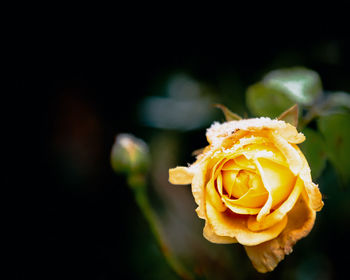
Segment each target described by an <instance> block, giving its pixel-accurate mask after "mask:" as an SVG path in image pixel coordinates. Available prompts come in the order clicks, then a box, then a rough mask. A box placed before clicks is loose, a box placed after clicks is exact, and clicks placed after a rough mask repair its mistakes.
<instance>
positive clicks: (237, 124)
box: [207, 118, 305, 144]
mask: <svg viewBox="0 0 350 280" xmlns="http://www.w3.org/2000/svg"><path fill="white" fill-rule="evenodd" d="M266 129H268V130H271V131H276V133H277V134H279V135H281V136H282V137H283V138H284V139H285V140H286V141H288V142H289V143H295V144H299V143H301V142H303V141H304V140H305V137H304V135H303V134H302V133H298V131H297V129H296V128H295V127H294V126H292V125H290V124H288V123H286V122H284V121H281V120H271V119H270V118H254V119H245V120H240V121H230V122H225V123H222V124H220V123H214V124H213V125H212V126H211V127H210V128H209V129H208V130H207V139H208V142H209V143H214V144H215V142H217V141H222V138H226V137H232V135H235V134H236V133H237V132H239V133H243V132H241V131H249V132H254V131H261V130H266Z"/></svg>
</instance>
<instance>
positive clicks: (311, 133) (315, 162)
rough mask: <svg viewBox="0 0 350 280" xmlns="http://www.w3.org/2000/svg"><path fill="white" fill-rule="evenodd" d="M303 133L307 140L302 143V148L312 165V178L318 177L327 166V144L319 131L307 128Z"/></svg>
mask: <svg viewBox="0 0 350 280" xmlns="http://www.w3.org/2000/svg"><path fill="white" fill-rule="evenodd" d="M303 133H304V135H305V137H306V140H305V141H304V142H303V143H302V144H301V145H300V148H301V150H302V151H303V153H304V155H305V157H306V159H307V161H308V163H309V165H310V168H311V175H312V178H313V179H316V178H317V177H319V176H320V175H321V173H322V171H323V169H324V168H325V166H326V159H327V154H326V151H325V144H324V141H323V138H322V135H321V134H320V133H319V132H317V131H315V130H313V129H310V128H305V129H304V130H303Z"/></svg>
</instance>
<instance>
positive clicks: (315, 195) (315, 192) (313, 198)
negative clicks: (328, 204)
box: [294, 145, 323, 211]
mask: <svg viewBox="0 0 350 280" xmlns="http://www.w3.org/2000/svg"><path fill="white" fill-rule="evenodd" d="M294 148H295V149H296V150H297V151H298V153H299V155H300V158H301V160H302V162H303V168H302V170H301V171H300V175H299V176H300V179H302V180H303V181H304V184H305V189H306V192H307V195H308V197H309V199H310V204H311V207H312V208H313V209H314V210H316V211H320V210H321V209H322V207H323V201H322V194H321V192H320V190H319V188H318V186H317V185H316V184H314V183H313V182H312V178H311V170H310V167H309V164H308V162H307V160H306V159H305V156H304V154H303V153H302V152H301V151H300V149H299V147H298V146H296V145H295V147H294Z"/></svg>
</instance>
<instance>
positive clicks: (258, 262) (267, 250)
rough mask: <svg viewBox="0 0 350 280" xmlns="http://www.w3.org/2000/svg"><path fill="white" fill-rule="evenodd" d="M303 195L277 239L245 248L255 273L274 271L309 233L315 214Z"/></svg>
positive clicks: (289, 214)
mask: <svg viewBox="0 0 350 280" xmlns="http://www.w3.org/2000/svg"><path fill="white" fill-rule="evenodd" d="M307 200H308V198H307V196H306V194H305V193H303V195H302V196H300V198H299V200H298V202H297V203H296V204H295V206H294V208H293V209H292V210H291V211H290V212H289V213H288V215H287V216H288V223H287V226H286V228H285V229H284V230H283V232H282V233H281V234H280V235H279V236H278V238H276V239H273V240H270V241H267V242H264V243H261V244H259V245H256V246H245V250H246V252H247V254H248V257H249V258H250V260H251V261H252V263H253V265H254V267H255V268H256V270H257V271H259V272H261V273H265V272H268V271H272V270H274V268H275V267H276V266H277V264H278V263H279V262H280V261H281V260H283V259H284V256H285V255H288V254H290V253H291V252H292V251H293V246H294V244H295V243H296V242H297V241H298V240H300V239H301V238H303V237H305V236H307V235H308V234H309V232H310V231H311V229H312V227H313V225H314V222H315V217H316V212H315V211H314V210H313V209H312V208H311V207H310V206H309V203H308V202H307Z"/></svg>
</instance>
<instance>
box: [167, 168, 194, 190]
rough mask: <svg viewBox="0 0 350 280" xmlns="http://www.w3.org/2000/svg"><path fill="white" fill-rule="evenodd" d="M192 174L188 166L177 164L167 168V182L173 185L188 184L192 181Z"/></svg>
mask: <svg viewBox="0 0 350 280" xmlns="http://www.w3.org/2000/svg"><path fill="white" fill-rule="evenodd" d="M192 177H193V174H192V172H190V170H189V168H187V167H183V166H178V167H176V168H171V169H169V182H170V183H171V184H174V185H188V184H191V182H192Z"/></svg>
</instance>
